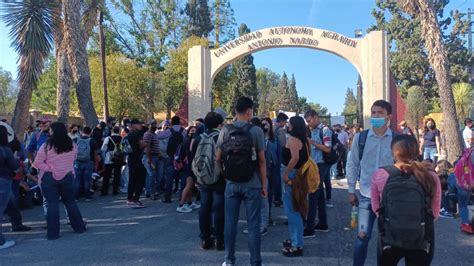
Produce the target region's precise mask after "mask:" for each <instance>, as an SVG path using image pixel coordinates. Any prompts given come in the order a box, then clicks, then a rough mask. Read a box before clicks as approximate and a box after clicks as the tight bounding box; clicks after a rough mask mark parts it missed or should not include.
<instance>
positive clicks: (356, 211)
mask: <svg viewBox="0 0 474 266" xmlns="http://www.w3.org/2000/svg"><path fill="white" fill-rule="evenodd" d="M358 216H359V208H357V206H352V212H351V229H355V228H356V227H357V218H358Z"/></svg>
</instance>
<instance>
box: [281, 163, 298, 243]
mask: <svg viewBox="0 0 474 266" xmlns="http://www.w3.org/2000/svg"><path fill="white" fill-rule="evenodd" d="M285 170H286V167H283V166H282V167H281V172H282V173H283V172H284V171H285ZM297 173H298V171H297V170H295V169H293V170H291V171H290V173H289V174H288V178H289V179H293V178H295V177H296V174H297ZM282 191H283V206H284V208H285V213H286V215H287V216H288V234H289V236H290V240H291V246H292V247H295V248H302V247H303V218H302V217H301V214H300V213H299V212H298V211H295V210H294V208H293V193H292V187H291V186H289V185H287V184H283V188H282Z"/></svg>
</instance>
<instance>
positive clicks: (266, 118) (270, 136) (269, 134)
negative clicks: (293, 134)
mask: <svg viewBox="0 0 474 266" xmlns="http://www.w3.org/2000/svg"><path fill="white" fill-rule="evenodd" d="M263 121H266V122H267V123H268V124H269V125H270V127H269V128H268V139H269V140H270V141H273V140H274V139H275V136H274V135H273V122H272V120H271V119H270V118H269V117H265V118H264V119H263Z"/></svg>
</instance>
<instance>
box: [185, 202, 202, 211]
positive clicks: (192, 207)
mask: <svg viewBox="0 0 474 266" xmlns="http://www.w3.org/2000/svg"><path fill="white" fill-rule="evenodd" d="M188 206H189V208H191V209H193V210H195V209H199V208H201V204H199V203H197V202H193V203H192V204H191V205H188Z"/></svg>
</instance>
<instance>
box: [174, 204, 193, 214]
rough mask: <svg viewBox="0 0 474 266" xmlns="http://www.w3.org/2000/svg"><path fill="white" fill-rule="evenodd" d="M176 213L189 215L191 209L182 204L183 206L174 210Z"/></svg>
mask: <svg viewBox="0 0 474 266" xmlns="http://www.w3.org/2000/svg"><path fill="white" fill-rule="evenodd" d="M176 211H177V212H181V213H190V212H192V211H193V209H191V208H189V207H188V205H186V204H183V206H181V207H180V206H178V208H176Z"/></svg>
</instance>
